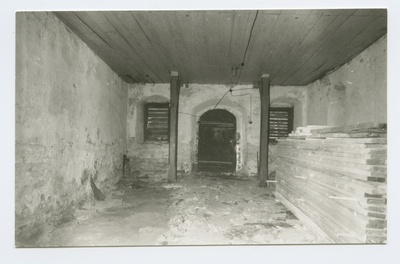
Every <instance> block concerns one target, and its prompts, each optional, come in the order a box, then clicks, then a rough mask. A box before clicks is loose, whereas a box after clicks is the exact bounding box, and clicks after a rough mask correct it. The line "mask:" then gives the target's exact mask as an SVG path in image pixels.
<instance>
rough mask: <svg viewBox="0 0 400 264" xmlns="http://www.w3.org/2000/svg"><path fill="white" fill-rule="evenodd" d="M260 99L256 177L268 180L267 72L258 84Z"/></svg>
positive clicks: (268, 91) (268, 82) (268, 89)
mask: <svg viewBox="0 0 400 264" xmlns="http://www.w3.org/2000/svg"><path fill="white" fill-rule="evenodd" d="M259 89H260V99H261V120H260V121H261V122H260V123H261V124H260V163H259V170H258V179H259V180H260V182H266V181H267V180H268V144H269V131H268V130H269V102H270V97H269V95H270V78H269V74H263V75H262V76H261V82H260V85H259Z"/></svg>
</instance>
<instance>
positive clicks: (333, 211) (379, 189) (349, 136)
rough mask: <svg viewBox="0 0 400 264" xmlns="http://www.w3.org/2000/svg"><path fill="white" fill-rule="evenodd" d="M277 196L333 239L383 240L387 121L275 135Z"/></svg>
mask: <svg viewBox="0 0 400 264" xmlns="http://www.w3.org/2000/svg"><path fill="white" fill-rule="evenodd" d="M277 146H278V147H277V148H278V150H277V155H278V158H277V169H276V181H277V183H276V197H277V198H278V199H280V200H281V202H282V203H284V204H285V205H286V206H287V207H288V208H289V209H290V210H291V211H292V212H293V213H294V214H295V215H296V216H297V217H298V218H299V219H301V220H303V222H304V223H305V224H307V225H308V226H309V227H310V228H312V229H313V230H314V231H316V232H317V233H318V234H319V235H320V236H321V237H323V238H325V239H326V241H327V242H332V243H383V242H385V241H386V158H387V141H386V124H377V123H364V124H357V125H353V126H344V127H306V128H299V129H298V130H296V131H295V132H293V133H291V134H290V135H289V137H288V138H286V139H279V140H278V145H277Z"/></svg>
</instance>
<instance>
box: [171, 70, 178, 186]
mask: <svg viewBox="0 0 400 264" xmlns="http://www.w3.org/2000/svg"><path fill="white" fill-rule="evenodd" d="M179 90H180V81H179V76H178V72H174V71H173V72H171V88H170V99H169V105H170V108H169V165H168V182H175V181H176V179H177V165H178V111H179Z"/></svg>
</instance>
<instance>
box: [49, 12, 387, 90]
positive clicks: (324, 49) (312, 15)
mask: <svg viewBox="0 0 400 264" xmlns="http://www.w3.org/2000/svg"><path fill="white" fill-rule="evenodd" d="M55 14H56V15H57V17H59V18H60V20H61V21H63V22H64V23H65V24H66V25H67V26H68V27H69V28H70V29H71V30H72V31H73V32H74V33H75V34H77V35H78V36H79V37H80V38H81V39H82V40H83V41H84V42H86V44H87V45H88V46H89V47H90V48H91V49H92V50H93V51H94V52H95V53H96V54H98V56H100V57H101V58H102V59H103V60H104V61H105V62H106V63H107V64H108V65H109V66H110V67H111V68H112V69H113V70H114V71H115V72H116V73H117V74H118V75H120V76H121V77H123V78H124V79H125V80H126V81H128V82H132V83H168V82H169V81H170V71H178V72H179V74H180V76H181V79H183V81H184V82H187V83H208V84H234V83H237V82H238V83H239V84H256V83H257V82H258V80H259V79H260V76H261V75H262V74H263V73H269V74H270V76H271V84H273V85H306V84H308V83H310V82H312V81H314V80H316V79H318V78H320V77H322V76H323V75H324V74H326V73H327V72H329V71H330V70H332V69H334V68H335V67H338V66H340V65H343V64H344V63H346V62H347V61H349V60H350V59H351V58H353V57H354V56H356V55H357V54H359V53H360V52H361V51H363V50H364V49H365V48H367V47H368V46H369V45H370V44H372V43H373V42H374V41H376V40H377V39H379V38H380V37H381V36H383V35H384V34H386V32H387V12H386V10H384V9H361V10H353V9H342V10H334V9H331V10H259V11H258V13H257V11H256V10H241V11H228V10H223V11H113V12H111V11H99V12H93V11H90V12H82V11H79V12H55ZM253 25H254V26H253ZM252 28H253V30H252ZM250 36H251V37H250ZM249 39H250V41H249ZM247 46H248V48H247V49H246V47H247ZM246 50H247V51H246ZM243 58H244V61H243ZM242 62H244V66H243V67H242V68H241V70H240V68H239V70H238V71H237V72H236V75H235V76H233V75H232V70H231V69H232V67H235V66H240V64H241V63H242ZM239 76H240V78H238V77H239Z"/></svg>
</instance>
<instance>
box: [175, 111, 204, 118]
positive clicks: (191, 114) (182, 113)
mask: <svg viewBox="0 0 400 264" xmlns="http://www.w3.org/2000/svg"><path fill="white" fill-rule="evenodd" d="M178 113H179V114H184V115H190V116H194V117H200V116H197V115H193V114H190V113H185V112H178Z"/></svg>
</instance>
